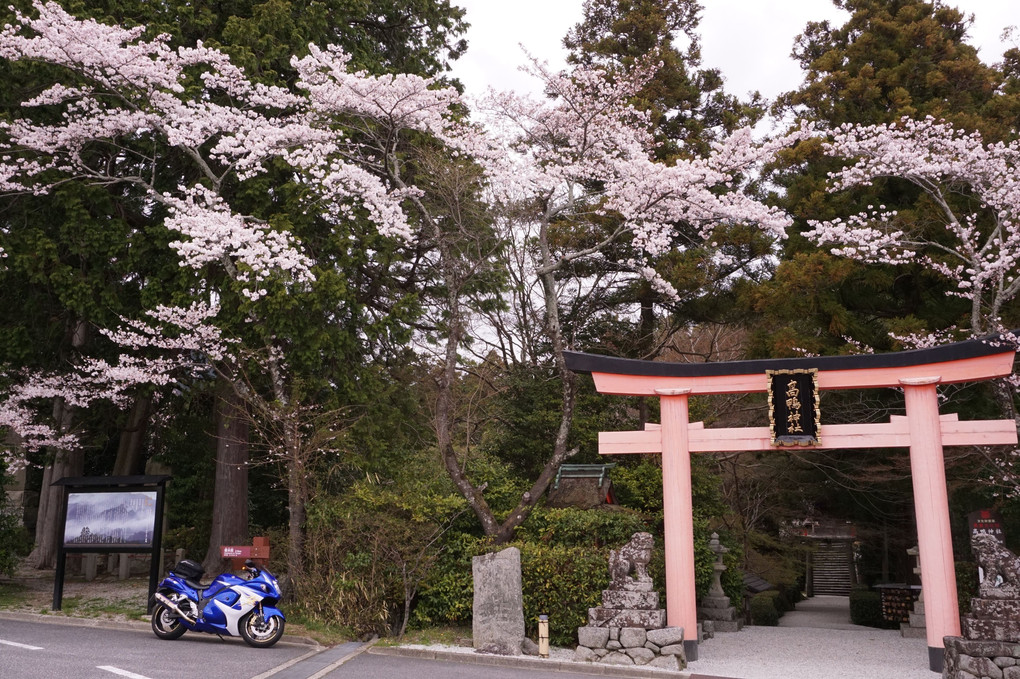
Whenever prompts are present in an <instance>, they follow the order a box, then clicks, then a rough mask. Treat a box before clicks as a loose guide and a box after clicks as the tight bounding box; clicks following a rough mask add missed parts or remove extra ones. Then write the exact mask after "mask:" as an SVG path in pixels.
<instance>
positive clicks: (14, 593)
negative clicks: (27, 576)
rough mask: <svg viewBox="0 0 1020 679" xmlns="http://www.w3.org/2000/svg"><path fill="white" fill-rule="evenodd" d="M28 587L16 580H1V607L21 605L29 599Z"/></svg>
mask: <svg viewBox="0 0 1020 679" xmlns="http://www.w3.org/2000/svg"><path fill="white" fill-rule="evenodd" d="M27 592H28V588H27V587H25V586H24V585H19V584H18V583H16V582H0V608H14V607H16V606H21V605H22V604H24V603H25V602H26V601H27V600H28V596H27Z"/></svg>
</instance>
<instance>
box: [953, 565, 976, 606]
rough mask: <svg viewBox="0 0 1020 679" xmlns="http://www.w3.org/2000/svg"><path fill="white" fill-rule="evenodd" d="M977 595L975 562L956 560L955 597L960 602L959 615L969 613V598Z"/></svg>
mask: <svg viewBox="0 0 1020 679" xmlns="http://www.w3.org/2000/svg"><path fill="white" fill-rule="evenodd" d="M977 595H978V572H977V564H976V563H970V562H967V561H957V562H956V598H957V601H958V603H959V604H960V615H967V614H968V613H970V600H971V599H973V598H974V597H976V596H977Z"/></svg>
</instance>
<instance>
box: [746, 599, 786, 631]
mask: <svg viewBox="0 0 1020 679" xmlns="http://www.w3.org/2000/svg"><path fill="white" fill-rule="evenodd" d="M778 595H779V592H776V591H775V590H770V591H768V592H760V593H758V594H755V595H754V596H753V597H751V624H752V625H761V626H763V627H775V626H777V625H778V624H779V611H778V610H776V605H775V601H776V599H777V598H778Z"/></svg>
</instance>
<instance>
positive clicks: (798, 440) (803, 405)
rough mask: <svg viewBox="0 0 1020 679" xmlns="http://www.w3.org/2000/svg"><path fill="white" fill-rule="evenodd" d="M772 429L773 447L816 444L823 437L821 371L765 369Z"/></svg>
mask: <svg viewBox="0 0 1020 679" xmlns="http://www.w3.org/2000/svg"><path fill="white" fill-rule="evenodd" d="M765 374H766V376H767V377H768V384H769V392H768V394H769V430H770V431H771V433H772V441H771V442H772V445H774V446H816V445H818V444H819V442H820V440H819V438H818V432H819V430H820V428H821V410H820V409H819V406H818V401H819V396H818V370H816V369H813V368H812V369H807V370H766V371H765Z"/></svg>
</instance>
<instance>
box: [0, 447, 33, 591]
mask: <svg viewBox="0 0 1020 679" xmlns="http://www.w3.org/2000/svg"><path fill="white" fill-rule="evenodd" d="M6 474H7V470H6V467H5V466H4V464H3V461H2V460H0V574H4V575H8V576H13V575H14V569H15V567H16V566H17V564H18V558H19V557H22V556H26V555H27V554H28V552H29V551H30V550H31V549H32V536H31V535H29V533H28V530H26V529H25V527H24V526H23V525H21V521H20V520H19V518H18V513H17V511H16V510H15V508H14V507H13V506H12V505H10V503H9V501H8V499H7V493H6V492H5V491H6V488H5V486H6V485H7V483H8V482H9V480H8V478H7V476H6Z"/></svg>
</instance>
